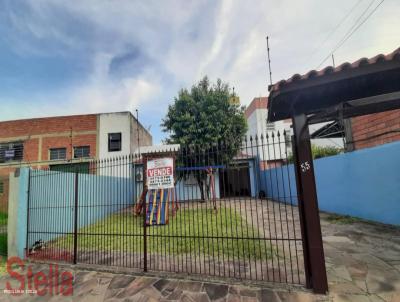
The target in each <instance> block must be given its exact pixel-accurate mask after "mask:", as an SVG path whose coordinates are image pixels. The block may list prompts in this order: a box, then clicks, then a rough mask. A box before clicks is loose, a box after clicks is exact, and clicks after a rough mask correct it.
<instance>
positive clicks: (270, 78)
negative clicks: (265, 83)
mask: <svg viewBox="0 0 400 302" xmlns="http://www.w3.org/2000/svg"><path fill="white" fill-rule="evenodd" d="M267 52H268V70H269V83H270V84H271V85H272V71H271V57H270V54H269V37H268V36H267Z"/></svg>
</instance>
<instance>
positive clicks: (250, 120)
mask: <svg viewBox="0 0 400 302" xmlns="http://www.w3.org/2000/svg"><path fill="white" fill-rule="evenodd" d="M267 105H268V97H258V98H254V99H253V100H252V101H251V103H250V104H249V106H247V108H246V110H245V116H246V119H247V125H248V129H247V137H248V138H249V137H252V139H253V140H254V139H255V137H257V142H255V143H254V144H256V145H258V147H257V148H250V149H251V152H250V153H252V154H248V155H251V156H256V157H258V158H259V161H260V168H261V169H262V170H264V169H267V168H269V167H275V166H280V165H281V164H282V162H283V160H284V159H285V158H286V153H285V152H286V150H291V149H290V146H291V140H290V137H291V134H292V129H291V128H290V125H291V120H283V121H279V122H274V123H267V116H268V109H267ZM284 132H285V134H286V136H283V135H284ZM278 133H279V137H278ZM267 136H268V138H267ZM261 137H263V141H261V140H260V138H261ZM247 152H248V153H249V151H247Z"/></svg>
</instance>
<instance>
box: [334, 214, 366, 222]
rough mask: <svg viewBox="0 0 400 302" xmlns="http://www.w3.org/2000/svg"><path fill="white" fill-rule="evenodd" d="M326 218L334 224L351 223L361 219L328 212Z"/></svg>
mask: <svg viewBox="0 0 400 302" xmlns="http://www.w3.org/2000/svg"><path fill="white" fill-rule="evenodd" d="M326 220H328V221H329V222H330V223H336V224H352V223H355V222H359V221H361V219H360V218H357V217H352V216H349V215H338V214H329V216H328V217H326Z"/></svg>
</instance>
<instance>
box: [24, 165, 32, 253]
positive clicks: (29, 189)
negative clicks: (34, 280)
mask: <svg viewBox="0 0 400 302" xmlns="http://www.w3.org/2000/svg"><path fill="white" fill-rule="evenodd" d="M27 194H28V204H27V206H26V212H27V215H26V243H25V257H26V258H28V256H29V215H30V213H29V206H30V200H31V169H30V168H29V170H28V192H27Z"/></svg>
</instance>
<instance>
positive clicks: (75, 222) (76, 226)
mask: <svg viewBox="0 0 400 302" xmlns="http://www.w3.org/2000/svg"><path fill="white" fill-rule="evenodd" d="M78 177H79V173H78V172H75V206H74V259H73V261H74V264H76V263H77V253H78V195H79V194H78Z"/></svg>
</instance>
